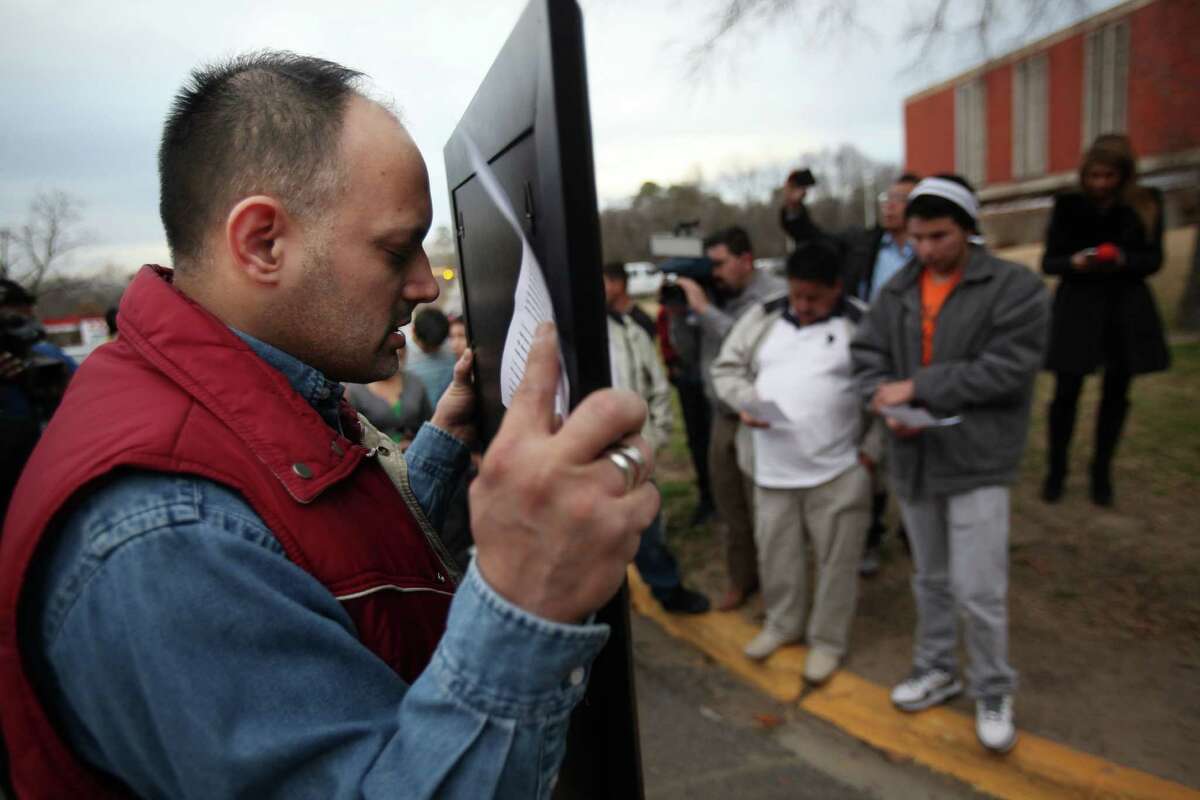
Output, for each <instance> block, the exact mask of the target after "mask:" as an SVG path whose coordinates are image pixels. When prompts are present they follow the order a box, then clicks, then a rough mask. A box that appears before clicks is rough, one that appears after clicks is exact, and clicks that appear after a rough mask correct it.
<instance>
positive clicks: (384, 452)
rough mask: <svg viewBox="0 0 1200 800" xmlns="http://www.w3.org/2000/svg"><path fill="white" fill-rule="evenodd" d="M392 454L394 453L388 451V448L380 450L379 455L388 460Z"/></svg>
mask: <svg viewBox="0 0 1200 800" xmlns="http://www.w3.org/2000/svg"><path fill="white" fill-rule="evenodd" d="M391 454H392V451H391V450H388V449H387V448H386V447H381V448H379V455H381V456H383V457H384V458H387V457H388V456H390V455H391Z"/></svg>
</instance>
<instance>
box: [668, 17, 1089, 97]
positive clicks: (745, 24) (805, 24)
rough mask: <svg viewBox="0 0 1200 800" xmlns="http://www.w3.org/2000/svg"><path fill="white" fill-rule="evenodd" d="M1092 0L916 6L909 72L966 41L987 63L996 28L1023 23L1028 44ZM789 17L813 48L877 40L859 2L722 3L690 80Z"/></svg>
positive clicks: (694, 52) (693, 58) (907, 36)
mask: <svg viewBox="0 0 1200 800" xmlns="http://www.w3.org/2000/svg"><path fill="white" fill-rule="evenodd" d="M1090 6H1091V0H1068V2H1055V1H1054V0H974V1H973V2H970V3H968V2H963V1H962V0H959V2H957V3H951V2H950V0H914V2H913V5H912V17H911V21H910V22H909V24H908V25H906V26H905V27H904V29H903V34H902V39H903V40H904V41H908V40H912V39H918V40H919V46H918V47H916V48H914V51H913V52H914V54H915V55H914V57H913V62H912V63H911V64H910V65H909V69H912V68H914V67H915V66H916V65H918V64H919V63H921V61H922V60H923V59H924V58H925V56H926V55H927V54H928V53H930V52H933V51H934V49H935V48H942V47H944V46H945V45H946V44H947V43H948V42H959V41H962V40H964V39H969V40H971V41H974V43H975V44H974V47H975V48H976V50H977V53H978V54H979V56H980V57H981V58H983V59H986V58H988V57H990V55H991V53H992V52H993V50H994V48H996V47H997V45H1006V43H1002V42H997V41H996V36H997V30H998V28H999V26H998V25H997V23H998V22H1001V21H1003V20H1004V19H1006V18H1008V17H1011V18H1013V19H1020V20H1024V24H1023V25H1021V26H1020V29H1019V32H1018V37H1019V38H1027V37H1028V36H1030V35H1031V34H1033V33H1034V32H1035V31H1037V30H1038V29H1040V28H1043V27H1044V26H1046V25H1047V24H1048V23H1053V22H1055V21H1058V20H1061V19H1065V18H1067V17H1070V16H1079V15H1081V14H1082V13H1084V12H1086V11H1088V10H1089V9H1090ZM785 16H792V17H794V19H795V23H794V24H795V27H796V29H797V30H801V31H805V32H806V34H807V38H808V39H809V41H810V43H818V44H824V43H828V42H831V41H833V40H835V39H838V38H844V37H847V36H850V35H852V34H869V35H876V32H875V31H874V30H873V29H872V28H871V27H870V26H869V25H867V24H864V23H863V21H862V17H861V15H860V4H859V0H719V2H718V3H717V4H716V7H715V9H714V10H713V12H712V13H711V14H710V15H709V26H708V32H707V33H706V34H704V36H703V39H702V40H701V41H700V42H699V43H698V44H697V45H695V46H694V47H693V48H692V49H691V50H690V51H689V53H688V56H687V70H688V73H689V77H693V78H695V77H698V76H699V75H700V74H701V73H703V72H704V71H705V70H707V69H708V68H709V65H710V64H711V63H712V61H713V57H714V56H715V55H716V53H717V51H718V48H719V47H720V46H721V45H722V44H723V43H725V42H727V41H730V40H732V39H734V38H735V37H737V36H739V35H743V36H752V35H754V34H755V33H757V32H761V31H762V30H765V29H768V28H771V27H774V26H777V25H778V24H779V23H781V22H782V21H783V18H784V17H785Z"/></svg>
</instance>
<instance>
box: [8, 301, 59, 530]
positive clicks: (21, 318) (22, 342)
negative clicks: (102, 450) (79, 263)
mask: <svg viewBox="0 0 1200 800" xmlns="http://www.w3.org/2000/svg"><path fill="white" fill-rule="evenodd" d="M36 303H37V298H36V297H34V296H33V295H32V294H30V293H29V292H27V291H25V289H24V288H23V287H22V286H21V285H20V284H18V283H16V282H15V281H10V280H8V279H7V278H4V279H0V521H2V520H3V519H4V513H5V511H6V510H7V508H8V500H9V497H10V496H11V495H12V491H13V488H14V487H15V486H16V485H17V478H18V477H19V476H20V474H21V468H22V467H24V466H25V461H26V459H28V458H29V454H30V453H31V452H32V451H33V447H34V445H35V444H37V440H38V436H40V435H41V432H42V429H43V428H44V427H45V426H46V423H47V422H48V421H49V420H50V416H51V415H52V414H53V413H54V409H55V408H56V407H57V406H58V403H59V401H60V400H61V399H62V395H63V392H64V391H65V390H66V388H67V381H68V380H70V377H71V375H72V374H73V373H74V372H75V361H74V359H72V358H71V357H70V356H68V355H67V354H66V353H64V352H63V351H62V350H60V349H59V348H58V347H57V346H55V345H54V344H52V343H51V342H48V341H46V329H45V328H43V327H42V324H41V322H39V321H38V318H37V315H36V314H35V313H34V305H36Z"/></svg>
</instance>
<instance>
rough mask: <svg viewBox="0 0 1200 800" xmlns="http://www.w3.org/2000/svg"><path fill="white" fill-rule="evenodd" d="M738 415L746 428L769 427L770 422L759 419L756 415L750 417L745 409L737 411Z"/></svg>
mask: <svg viewBox="0 0 1200 800" xmlns="http://www.w3.org/2000/svg"><path fill="white" fill-rule="evenodd" d="M738 417H739V418H740V419H741V420H742V424H743V425H745V426H746V427H748V428H769V427H771V423H769V422H767V421H765V420H761V419H759V418H758V417H752V416H750V415H749V414H747V413H746V412H745V411H739V412H738Z"/></svg>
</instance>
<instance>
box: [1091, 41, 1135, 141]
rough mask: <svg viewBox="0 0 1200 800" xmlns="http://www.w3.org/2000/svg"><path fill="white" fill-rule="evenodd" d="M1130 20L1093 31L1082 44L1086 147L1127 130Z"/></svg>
mask: <svg viewBox="0 0 1200 800" xmlns="http://www.w3.org/2000/svg"><path fill="white" fill-rule="evenodd" d="M1129 62H1130V58H1129V22H1128V20H1119V21H1117V22H1113V23H1111V24H1109V25H1105V26H1104V27H1102V28H1097V29H1096V30H1094V31H1091V32H1089V33H1088V34H1087V36H1086V37H1085V38H1084V44H1083V146H1084V148H1085V149H1086V148H1087V147H1089V146H1090V145H1091V144H1092V142H1093V141H1095V139H1096V137H1097V136H1099V135H1101V134H1103V133H1125V132H1126V131H1127V130H1128V117H1127V115H1128V104H1129Z"/></svg>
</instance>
